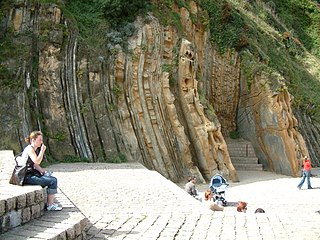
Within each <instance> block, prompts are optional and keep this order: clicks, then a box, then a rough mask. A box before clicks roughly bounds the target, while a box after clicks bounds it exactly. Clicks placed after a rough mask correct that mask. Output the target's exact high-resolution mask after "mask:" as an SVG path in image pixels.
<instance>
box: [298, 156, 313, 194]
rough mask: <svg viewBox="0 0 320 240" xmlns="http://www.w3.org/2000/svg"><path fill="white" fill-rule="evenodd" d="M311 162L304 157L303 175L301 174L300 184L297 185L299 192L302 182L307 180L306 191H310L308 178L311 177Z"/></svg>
mask: <svg viewBox="0 0 320 240" xmlns="http://www.w3.org/2000/svg"><path fill="white" fill-rule="evenodd" d="M311 168H312V167H311V162H310V159H308V157H307V156H305V157H304V160H303V173H302V179H301V181H300V183H299V184H298V186H297V188H298V189H299V190H300V189H301V187H302V185H303V183H304V181H305V180H306V178H307V183H308V189H312V187H311V183H310V176H311Z"/></svg>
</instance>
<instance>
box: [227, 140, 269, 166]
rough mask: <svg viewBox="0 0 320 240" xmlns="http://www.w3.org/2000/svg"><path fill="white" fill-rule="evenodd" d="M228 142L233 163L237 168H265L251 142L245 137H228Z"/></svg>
mask: <svg viewBox="0 0 320 240" xmlns="http://www.w3.org/2000/svg"><path fill="white" fill-rule="evenodd" d="M226 143H227V146H228V151H229V155H230V158H231V161H232V164H233V166H234V167H235V169H236V170H239V171H241V170H246V171H262V170H263V166H262V164H260V163H259V160H258V158H257V156H256V154H255V152H254V149H253V146H252V144H251V142H249V141H246V140H244V139H226Z"/></svg>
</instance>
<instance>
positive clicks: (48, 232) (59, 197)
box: [0, 151, 87, 240]
mask: <svg viewBox="0 0 320 240" xmlns="http://www.w3.org/2000/svg"><path fill="white" fill-rule="evenodd" d="M14 165H15V162H14V156H13V152H12V151H0V172H1V174H0V176H1V178H0V239H8V240H9V239H12V240H13V239H14V240H18V239H66V240H69V239H85V238H86V232H85V228H86V224H87V218H86V217H85V216H84V215H83V214H82V213H81V212H80V211H79V210H78V209H77V208H76V207H75V206H74V205H73V203H72V202H70V200H69V199H68V198H67V197H66V196H65V195H64V194H63V193H62V192H61V191H60V190H59V191H58V193H57V194H56V201H57V202H58V203H59V204H60V205H62V207H63V210H62V211H57V212H53V211H49V212H47V211H45V210H44V209H45V204H46V198H47V195H46V189H44V188H42V187H41V186H27V185H25V186H15V185H11V184H9V178H10V176H11V173H12V170H13V168H14Z"/></svg>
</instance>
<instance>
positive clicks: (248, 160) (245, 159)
mask: <svg viewBox="0 0 320 240" xmlns="http://www.w3.org/2000/svg"><path fill="white" fill-rule="evenodd" d="M231 161H232V163H234V164H241V163H242V164H258V163H259V160H258V158H257V157H236V156H232V157H231Z"/></svg>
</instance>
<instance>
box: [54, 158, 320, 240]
mask: <svg viewBox="0 0 320 240" xmlns="http://www.w3.org/2000/svg"><path fill="white" fill-rule="evenodd" d="M50 168H51V169H52V170H53V171H54V175H55V176H56V177H58V180H59V187H60V189H61V191H62V192H63V193H64V194H66V195H67V196H68V198H69V199H70V200H71V201H72V202H73V203H74V204H75V205H76V206H77V207H78V208H79V209H80V210H81V211H82V213H83V214H84V215H85V216H86V217H87V218H88V219H89V221H90V226H89V227H88V239H126V240H133V239H139V240H140V239H143V240H144V239H146V240H149V239H150V240H152V239H163V240H172V239H177V240H178V239H181V240H187V239H199V240H204V239H210V240H212V239H222V240H229V239H230V240H231V239H240V240H242V239H244V240H245V239H254V240H256V239H320V227H319V225H320V214H319V213H317V212H316V211H318V210H320V178H319V175H317V176H315V177H313V178H312V179H311V183H312V185H313V187H314V189H311V190H298V189H297V188H296V185H297V184H298V182H299V180H300V179H298V178H291V177H287V176H283V175H277V174H272V173H267V172H239V178H240V181H241V182H240V183H231V184H230V186H229V187H228V189H227V192H226V196H225V197H226V199H227V201H228V202H229V203H230V205H231V206H229V207H226V208H225V211H223V212H212V211H210V210H207V209H206V208H205V207H204V206H203V203H201V202H199V201H197V200H195V199H193V198H192V197H191V196H189V195H188V194H186V193H185V192H184V190H183V189H181V186H182V184H180V187H179V186H178V185H176V184H174V183H172V182H171V181H168V180H167V179H165V178H164V177H162V176H161V175H160V174H158V173H157V172H155V171H149V170H147V169H146V168H144V167H143V166H142V165H140V164H138V163H126V164H89V163H88V164H86V163H76V164H58V165H53V166H50ZM250 176H251V177H250ZM253 179H256V180H259V182H254V181H253ZM304 187H305V186H304ZM198 188H199V190H205V189H206V188H207V185H203V184H199V187H198ZM240 200H241V201H246V202H248V204H249V205H248V211H247V213H238V212H237V211H236V209H235V204H236V202H237V201H240ZM232 203H233V204H232ZM257 207H261V208H263V209H264V210H265V211H266V213H265V214H254V210H255V209H256V208H257Z"/></svg>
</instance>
